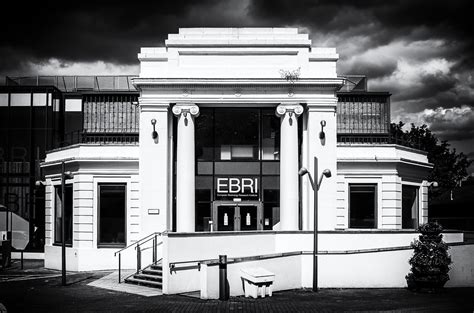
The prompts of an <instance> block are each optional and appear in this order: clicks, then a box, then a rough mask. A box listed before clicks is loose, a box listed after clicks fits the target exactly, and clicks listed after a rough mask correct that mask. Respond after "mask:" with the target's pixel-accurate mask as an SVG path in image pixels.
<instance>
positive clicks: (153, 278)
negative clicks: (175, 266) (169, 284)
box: [133, 273, 163, 282]
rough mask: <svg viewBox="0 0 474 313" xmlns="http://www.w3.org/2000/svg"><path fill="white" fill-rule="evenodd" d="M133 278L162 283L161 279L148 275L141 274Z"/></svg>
mask: <svg viewBox="0 0 474 313" xmlns="http://www.w3.org/2000/svg"><path fill="white" fill-rule="evenodd" d="M133 278H137V279H143V280H153V281H160V282H161V281H163V278H162V277H161V276H158V275H149V274H143V273H140V274H135V275H133Z"/></svg>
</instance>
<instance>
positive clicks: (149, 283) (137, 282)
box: [125, 277, 163, 289]
mask: <svg viewBox="0 0 474 313" xmlns="http://www.w3.org/2000/svg"><path fill="white" fill-rule="evenodd" d="M125 282H126V283H129V284H135V285H140V286H149V287H154V288H159V289H161V288H162V286H163V284H162V283H161V282H158V281H153V280H145V279H139V278H135V277H129V278H127V279H125Z"/></svg>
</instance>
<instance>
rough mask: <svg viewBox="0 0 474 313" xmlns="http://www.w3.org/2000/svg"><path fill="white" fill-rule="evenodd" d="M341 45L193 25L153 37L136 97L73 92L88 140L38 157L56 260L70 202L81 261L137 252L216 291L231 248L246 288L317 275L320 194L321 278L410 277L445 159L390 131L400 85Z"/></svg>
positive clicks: (285, 32)
mask: <svg viewBox="0 0 474 313" xmlns="http://www.w3.org/2000/svg"><path fill="white" fill-rule="evenodd" d="M338 58H339V55H338V54H337V52H336V49H335V48H318V47H313V46H312V42H311V40H309V39H308V35H307V34H303V33H299V32H298V30H297V29H295V28H225V29H223V28H189V29H180V30H179V33H177V34H170V35H169V36H168V39H167V40H166V41H165V44H164V46H162V47H150V48H142V49H141V51H140V53H139V54H138V59H139V61H140V74H139V76H138V77H135V78H133V79H132V80H131V82H132V83H133V86H134V87H135V88H136V90H137V91H135V98H133V97H132V96H130V94H125V93H124V94H123V95H117V94H115V95H114V97H113V99H112V98H111V99H109V100H107V99H106V97H107V92H102V93H101V94H100V95H97V93H96V94H94V93H90V94H89V93H87V92H84V91H83V92H82V94H81V96H78V97H77V98H76V99H69V103H67V102H66V104H65V106H66V109H65V111H66V113H67V111H68V110H69V111H71V112H72V111H76V112H78V113H79V114H80V116H81V127H82V128H81V139H80V140H79V141H76V142H75V143H73V144H70V145H64V146H63V147H61V148H57V149H53V150H50V151H49V152H48V153H47V155H46V159H45V161H44V162H43V163H42V165H41V168H42V171H43V173H44V176H45V181H46V189H45V190H46V191H45V216H46V217H45V265H46V267H49V268H57V269H58V268H60V267H61V254H60V253H61V246H60V243H61V235H60V234H61V232H60V231H59V230H60V227H61V222H62V220H61V216H60V212H61V210H60V207H61V203H64V205H65V208H66V210H65V211H66V213H65V216H64V219H65V220H66V221H67V225H68V226H67V232H66V236H67V239H68V247H67V249H66V254H67V268H68V269H69V270H74V271H82V270H92V269H112V268H117V266H118V262H119V261H118V258H119V254H120V262H121V264H120V266H121V268H126V269H130V268H136V267H137V264H136V263H137V262H136V260H137V251H138V253H139V255H140V256H141V264H140V270H141V269H142V268H145V267H146V266H148V265H149V264H151V263H156V264H155V265H154V267H152V268H149V269H148V271H150V269H151V270H152V271H153V268H154V269H155V270H158V269H160V270H162V274H161V275H160V278H159V279H156V280H153V279H151V280H150V281H152V283H150V284H152V285H153V284H154V283H155V285H159V286H160V287H162V289H163V292H164V293H179V292H185V291H195V290H200V291H201V296H202V297H203V298H215V297H216V293H217V291H216V288H217V287H216V284H215V282H216V279H217V271H218V267H217V266H216V264H217V263H216V259H217V258H218V256H219V255H227V256H228V258H229V260H230V263H229V284H230V292H231V294H233V295H238V294H242V293H243V290H242V286H241V281H240V277H239V270H240V269H242V268H244V267H249V266H259V267H263V268H265V269H268V270H270V271H271V272H273V273H275V282H274V289H275V290H279V289H291V288H301V287H308V286H311V284H312V271H313V263H312V260H313V256H312V251H313V229H314V220H315V219H314V212H315V207H317V228H318V231H319V233H318V242H319V247H318V250H319V252H320V256H319V266H318V273H319V278H318V280H319V286H320V287H403V286H405V284H406V283H405V278H404V276H405V275H406V273H408V270H409V265H408V263H407V260H408V258H409V256H410V255H411V253H412V251H411V250H409V249H407V248H406V247H407V246H409V244H410V242H411V241H412V240H413V238H415V237H416V236H417V234H416V232H415V229H416V227H417V226H418V225H419V224H422V223H424V222H427V217H428V210H427V208H428V197H427V193H428V187H427V186H428V182H427V181H426V180H425V179H426V177H427V173H428V171H429V170H430V168H431V167H432V164H430V163H428V160H427V156H426V153H425V152H423V151H420V150H417V149H415V148H413V147H407V146H404V145H402V144H401V143H399V142H396V141H394V140H393V138H391V137H390V94H389V93H388V92H369V91H368V90H367V87H366V82H367V81H366V78H365V77H355V76H341V75H338V73H337V71H336V63H337V60H338ZM137 95H138V98H136V96H137ZM120 96H123V97H130V98H126V99H127V100H126V101H123V98H121V99H122V101H120V100H119V99H120V98H119V97H120ZM104 99H105V100H104ZM73 100H74V101H73ZM66 101H67V100H66ZM75 106H76V107H75ZM68 108H69V109H68ZM74 108H76V109H74ZM94 125H95V126H94ZM97 125H99V126H97ZM124 129H128V130H130V129H132V130H133V131H123V130H124ZM119 130H121V131H120V135H117V134H118V133H119ZM136 134H138V140H133V138H132V137H133V136H132V135H136ZM99 135H100V136H101V138H104V137H107V138H108V140H94V138H96V137H94V136H99ZM129 137H130V138H132V139H131V140H128V139H127V138H129ZM84 138H88V139H84ZM111 138H115V139H114V140H111ZM117 138H119V139H117ZM316 159H317V169H316V168H315V166H316V163H315V160H316ZM63 162H64V165H65V168H66V170H67V171H71V173H72V175H73V178H72V179H68V180H67V181H66V188H65V198H64V199H61V188H60V185H61V165H62V163H63ZM302 167H304V168H306V169H307V171H308V172H309V173H310V174H312V178H313V180H314V183H315V184H316V185H319V187H320V188H319V192H318V194H317V195H318V201H317V205H315V203H314V198H315V197H314V191H313V188H312V184H311V181H310V179H309V177H308V175H304V176H300V175H299V173H298V172H299V170H300V168H302ZM315 171H316V173H315ZM323 171H325V173H326V175H323ZM329 173H330V175H329ZM320 177H322V180H320ZM445 240H447V241H448V242H456V241H462V234H459V233H447V234H446V236H445ZM127 247H128V248H127ZM137 247H139V248H138V249H137ZM124 248H126V249H124ZM121 249H124V250H122V251H121V252H120V253H119V254H118V253H117V254H116V252H117V251H119V250H121ZM384 249H385V250H384ZM357 251H363V252H365V253H357ZM384 251H385V252H384ZM114 254H115V255H114ZM140 272H141V271H140ZM145 272H146V270H145ZM361 273H364V274H361ZM135 279H140V277H137V278H135ZM132 280H133V279H132ZM158 282H159V283H158Z"/></svg>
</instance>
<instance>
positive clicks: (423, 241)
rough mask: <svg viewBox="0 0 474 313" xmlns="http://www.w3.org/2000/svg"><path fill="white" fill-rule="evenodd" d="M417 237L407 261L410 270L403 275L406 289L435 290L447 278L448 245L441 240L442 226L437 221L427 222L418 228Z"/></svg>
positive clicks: (449, 260)
mask: <svg viewBox="0 0 474 313" xmlns="http://www.w3.org/2000/svg"><path fill="white" fill-rule="evenodd" d="M418 231H419V232H420V236H419V239H415V240H414V242H413V243H412V244H411V247H412V248H413V250H414V253H413V256H412V257H411V258H410V260H409V261H408V262H409V263H410V265H411V272H410V273H409V274H408V275H407V276H406V277H405V278H406V280H407V284H408V289H410V290H418V291H427V292H437V291H439V290H440V289H441V288H442V287H443V286H444V284H446V282H447V281H448V280H449V275H448V272H449V265H450V264H451V263H452V261H451V257H450V256H449V255H448V249H449V247H448V245H447V244H446V243H445V242H444V241H443V235H442V234H441V232H442V231H443V228H442V227H441V225H440V224H438V223H437V222H429V223H426V224H423V225H421V226H420V227H419V228H418Z"/></svg>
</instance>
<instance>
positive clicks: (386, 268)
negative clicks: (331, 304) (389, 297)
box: [303, 250, 413, 288]
mask: <svg viewBox="0 0 474 313" xmlns="http://www.w3.org/2000/svg"><path fill="white" fill-rule="evenodd" d="M412 254H413V251H412V250H398V251H387V252H374V253H359V254H345V255H321V256H319V257H318V263H319V264H318V285H319V287H320V288H402V287H406V280H405V275H407V274H408V272H409V270H410V265H409V264H408V259H409V258H410V256H411V255H412ZM303 258H312V256H311V255H309V256H308V255H304V256H303ZM307 263H309V265H310V267H307V268H306V271H307V273H308V275H312V273H313V271H312V266H313V263H312V262H311V261H309V262H307ZM310 277H311V276H310ZM311 283H312V280H311ZM304 287H309V286H304Z"/></svg>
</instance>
